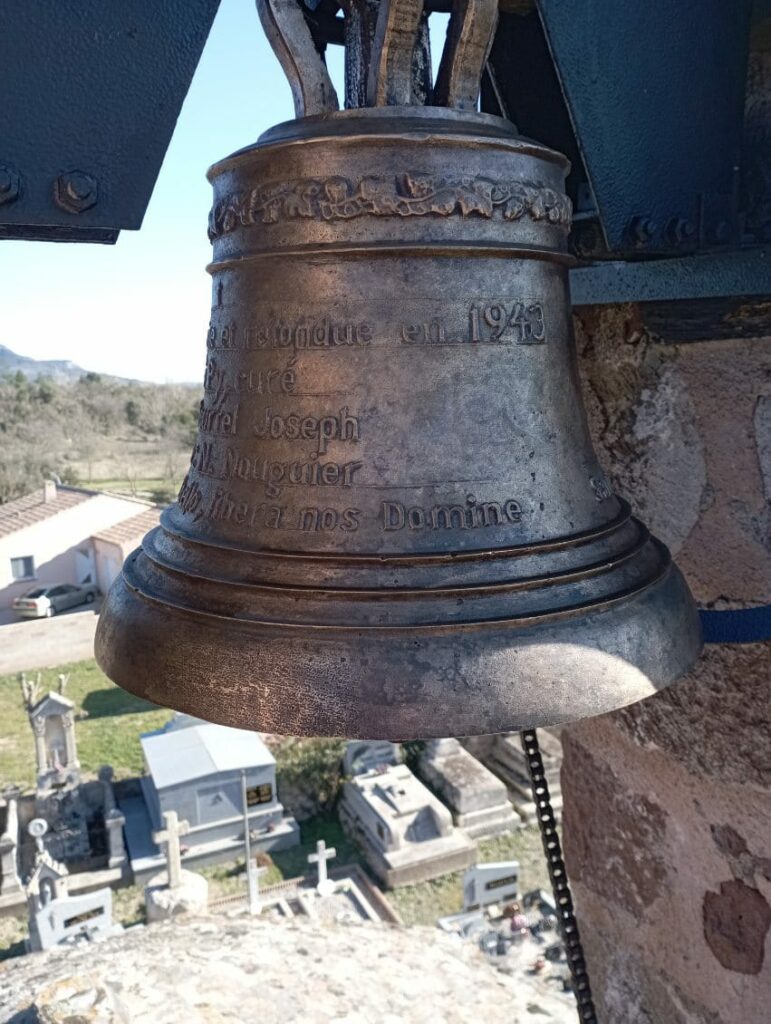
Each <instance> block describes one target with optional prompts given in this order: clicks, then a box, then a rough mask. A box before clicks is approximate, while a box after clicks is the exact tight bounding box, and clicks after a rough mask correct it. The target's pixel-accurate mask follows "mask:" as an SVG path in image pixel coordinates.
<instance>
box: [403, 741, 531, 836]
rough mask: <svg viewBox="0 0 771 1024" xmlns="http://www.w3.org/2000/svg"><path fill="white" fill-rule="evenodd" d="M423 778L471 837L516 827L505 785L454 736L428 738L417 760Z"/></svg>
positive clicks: (456, 822) (506, 830)
mask: <svg viewBox="0 0 771 1024" xmlns="http://www.w3.org/2000/svg"><path fill="white" fill-rule="evenodd" d="M418 772H419V774H420V775H421V777H422V778H423V780H424V781H425V782H426V783H428V785H429V786H430V787H431V789H433V790H434V792H435V793H436V794H437V795H438V796H439V797H440V799H441V800H442V802H443V803H445V804H446V805H447V806H448V807H449V808H450V810H451V811H452V816H453V820H454V822H455V824H456V825H457V826H458V827H459V828H462V829H463V830H464V831H465V832H467V833H468V834H469V835H470V836H471V837H472V838H473V839H479V838H481V837H482V836H496V835H501V833H503V832H509V831H510V830H511V829H513V828H516V827H518V826H519V824H520V821H519V818H517V817H516V816H515V815H514V811H513V810H512V807H511V802H510V801H509V797H508V793H507V791H506V786H505V785H504V784H503V782H501V781H500V779H498V778H496V776H495V775H493V773H492V772H491V771H490V770H489V769H487V768H485V766H484V765H483V764H482V763H481V762H480V761H478V760H477V759H476V758H475V757H474V756H473V754H470V753H469V752H468V750H464V748H463V747H462V746H461V745H460V743H459V742H458V741H457V740H456V739H440V740H429V741H428V742H427V743H426V746H425V749H424V751H423V753H422V754H421V757H420V760H419V762H418Z"/></svg>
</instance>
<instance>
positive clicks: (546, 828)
mask: <svg viewBox="0 0 771 1024" xmlns="http://www.w3.org/2000/svg"><path fill="white" fill-rule="evenodd" d="M520 739H521V740H522V749H523V750H524V752H525V758H526V759H527V771H528V774H529V776H530V786H531V788H532V790H533V800H534V801H535V805H536V808H537V813H538V826H539V828H540V830H541V840H542V841H543V852H544V853H545V854H546V864H547V867H548V868H549V878H550V879H551V887H552V892H553V893H554V902H555V904H556V906H557V921H558V923H559V929H560V934H561V935H562V942H563V944H564V946H565V956H566V957H567V962H568V967H569V968H570V974H571V977H572V978H573V993H574V995H575V997H576V1004H577V1007H578V1019H579V1020H580V1021H581V1022H582V1024H598V1020H597V1011H596V1010H595V1008H594V1001H593V1000H592V990H591V986H590V985H589V973H588V971H587V969H586V960H585V959H584V950H583V946H582V945H581V936H580V935H579V932H578V924H577V922H576V915H575V912H574V910H573V898H572V896H571V895H570V883H569V882H568V876H567V872H566V871H565V862H564V860H563V859H562V848H561V847H560V840H559V835H558V834H557V823H556V821H555V820H554V811H553V810H552V806H551V799H550V798H549V786H548V784H547V782H546V773H545V771H544V769H543V758H542V757H541V748H540V746H539V744H538V736H537V734H536V731H535V729H526V730H525V731H524V732H522V733H520Z"/></svg>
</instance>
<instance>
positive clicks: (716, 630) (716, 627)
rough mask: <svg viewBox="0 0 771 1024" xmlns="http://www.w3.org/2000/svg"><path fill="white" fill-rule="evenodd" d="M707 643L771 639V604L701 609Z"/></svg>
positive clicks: (742, 642)
mask: <svg viewBox="0 0 771 1024" xmlns="http://www.w3.org/2000/svg"><path fill="white" fill-rule="evenodd" d="M699 616H700V618H701V628H702V632H703V633H704V643H706V644H756V643H761V642H762V641H763V640H771V604H764V605H761V606H760V607H759V608H737V609H734V610H731V611H722V612H719V611H711V610H710V609H707V608H700V609H699Z"/></svg>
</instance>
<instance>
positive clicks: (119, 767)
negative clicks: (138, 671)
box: [0, 661, 171, 789]
mask: <svg viewBox="0 0 771 1024" xmlns="http://www.w3.org/2000/svg"><path fill="white" fill-rule="evenodd" d="M60 673H64V674H65V675H69V681H68V683H67V688H66V690H65V696H66V697H68V698H69V699H70V700H71V701H73V702H74V703H75V715H76V735H77V743H78V758H79V759H80V763H81V767H82V769H83V772H84V773H85V774H86V775H87V776H88V775H92V776H95V775H96V773H97V772H98V771H99V768H100V767H101V766H102V765H103V764H111V765H112V766H113V768H114V769H115V777H116V779H125V778H129V777H131V776H134V775H140V774H141V773H142V751H141V749H140V746H139V735H140V734H141V733H143V732H150V731H151V730H152V729H159V728H160V727H161V726H162V725H163V724H164V723H165V722H167V721H168V719H169V717H170V714H171V713H170V712H169V711H167V710H165V709H163V708H158V707H156V706H155V705H154V704H150V703H148V702H147V701H145V700H142V699H141V698H139V697H134V696H132V695H131V694H130V693H126V691H125V690H121V689H119V688H118V687H117V686H115V685H114V684H113V683H111V682H110V680H109V679H108V678H107V676H105V674H104V673H103V672H102V671H101V669H99V668H98V667H97V664H96V662H95V661H81V662H77V663H76V664H74V665H62V666H61V667H60V668H56V669H45V670H43V671H42V672H40V673H39V675H40V680H41V685H40V688H41V693H46V692H47V691H48V690H54V691H55V690H56V688H57V677H58V676H59V674H60ZM37 676H38V673H36V672H32V673H29V678H30V679H33V680H34V679H36V678H37ZM0 722H1V723H2V726H1V727H0V730H1V731H0V788H2V787H3V786H5V785H9V784H12V785H17V786H21V787H22V788H23V789H29V788H31V787H32V786H34V783H35V745H34V742H33V739H32V729H31V727H30V725H29V721H28V720H27V713H26V711H25V710H24V704H23V701H22V696H21V686H20V684H19V680H18V677H17V676H15V675H14V676H2V677H0Z"/></svg>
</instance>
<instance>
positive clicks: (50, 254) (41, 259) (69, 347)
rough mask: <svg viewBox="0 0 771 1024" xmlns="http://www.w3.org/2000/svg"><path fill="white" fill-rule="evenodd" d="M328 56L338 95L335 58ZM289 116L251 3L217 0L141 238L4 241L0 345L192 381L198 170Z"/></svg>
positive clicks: (196, 335)
mask: <svg viewBox="0 0 771 1024" xmlns="http://www.w3.org/2000/svg"><path fill="white" fill-rule="evenodd" d="M331 49H332V50H333V51H334V52H333V54H332V59H331V60H330V67H331V73H332V74H333V77H335V79H336V81H335V84H336V86H337V85H338V83H339V82H340V81H341V78H342V49H341V48H340V47H334V48H331ZM341 94H342V93H341ZM234 96H237V97H250V98H251V99H249V100H248V101H247V100H244V101H243V102H240V103H234V102H233V97H234ZM292 117H294V108H293V106H292V99H291V94H290V91H289V86H288V84H287V82H286V79H285V77H284V75H283V72H282V71H281V68H280V67H279V64H278V62H277V60H276V59H275V57H274V55H273V52H272V50H271V49H270V47H269V46H268V43H267V41H266V40H265V36H264V34H263V31H262V27H261V25H260V21H259V18H258V16H257V10H256V7H255V4H254V0H222V3H221V5H220V9H219V12H218V14H217V17H216V19H215V21H214V25H213V27H212V31H211V34H210V36H209V39H208V40H207V42H206V46H205V48H204V51H203V56H202V58H201V62H200V64H199V66H198V70H197V71H196V74H195V77H194V78H193V82H192V85H191V87H190V91H189V93H188V95H187V98H186V100H185V103H184V106H183V108H182V112H181V114H180V117H179V120H178V122H177V127H176V130H175V132H174V136H173V138H172V140H171V144H170V145H169V148H168V150H167V153H166V158H165V160H164V162H163V166H162V168H161V172H160V175H159V177H158V181H157V182H156V185H155V189H154V191H153V195H152V198H151V200H150V205H149V207H148V209H147V213H146V214H145V219H144V223H143V225H142V228H141V230H140V231H138V232H137V231H122V232H121V233H120V236H119V238H118V241H117V243H116V244H115V245H114V246H107V245H92V244H83V243H78V244H61V243H59V244H53V243H45V242H19V241H6V242H2V243H0V281H2V289H3V291H2V299H1V300H0V344H3V345H6V346H7V347H8V348H10V349H12V350H13V351H15V352H18V353H19V354H20V355H25V356H31V357H32V358H34V359H71V360H72V361H73V362H75V363H78V364H79V365H80V366H83V367H84V368H85V369H87V370H93V371H96V372H102V373H111V374H117V375H119V376H122V377H133V378H137V379H139V380H157V381H193V382H200V381H201V380H202V379H203V366H204V353H205V337H206V327H207V324H208V322H209V307H210V304H211V284H210V278H209V275H208V274H207V273H206V270H205V267H206V264H207V263H208V262H209V260H210V259H211V247H210V244H209V241H208V239H207V237H206V224H207V217H208V214H209V207H210V205H211V186H210V185H209V183H208V182H207V180H206V170H207V168H208V167H209V166H210V165H211V164H213V163H214V162H215V161H216V160H218V159H220V158H221V157H224V156H227V154H228V153H231V152H233V151H234V150H236V149H240V148H241V147H242V146H245V145H248V144H249V143H250V142H253V141H254V140H255V139H256V138H257V136H258V135H260V134H261V133H262V132H263V131H264V130H265V129H266V128H269V127H270V126H271V125H272V124H276V123H277V122H280V121H285V120H287V119H289V118H292Z"/></svg>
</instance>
